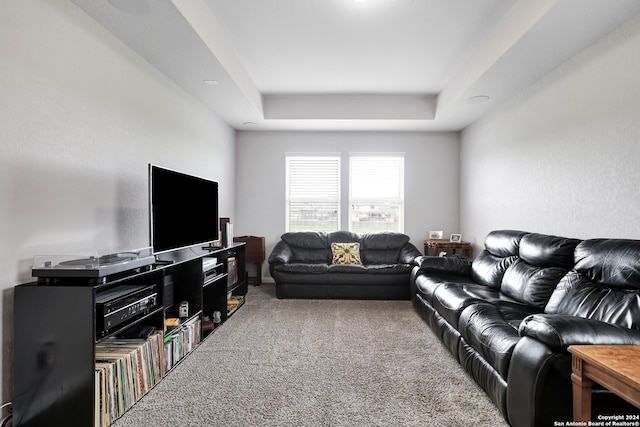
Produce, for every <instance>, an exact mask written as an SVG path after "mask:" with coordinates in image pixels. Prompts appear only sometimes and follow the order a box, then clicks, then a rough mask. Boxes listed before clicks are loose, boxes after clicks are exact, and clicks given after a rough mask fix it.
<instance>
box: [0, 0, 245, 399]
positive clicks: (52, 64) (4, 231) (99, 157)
mask: <svg viewBox="0 0 640 427" xmlns="http://www.w3.org/2000/svg"><path fill="white" fill-rule="evenodd" d="M0 57H1V58H2V66H0V94H1V98H0V200H1V202H0V236H1V237H0V289H2V292H3V301H2V305H1V310H2V316H1V319H2V324H1V327H2V328H1V329H2V331H3V337H2V366H3V370H2V373H3V376H2V383H3V396H2V401H3V402H4V401H6V400H8V399H9V398H10V397H11V390H12V385H11V382H12V378H11V377H12V375H11V368H12V366H11V364H12V351H13V346H12V342H13V320H12V317H13V310H12V309H13V298H12V297H13V292H12V288H13V286H15V285H17V284H19V283H24V282H28V281H31V280H32V278H31V265H32V262H33V257H34V256H35V255H47V254H76V253H77V254H81V255H82V254H86V253H87V252H85V251H90V252H89V253H91V252H93V251H101V250H106V249H110V248H132V247H143V246H146V245H148V244H149V238H148V235H149V228H148V199H147V197H148V196H147V164H148V163H155V164H159V165H163V166H167V167H171V168H174V169H178V170H181V171H185V172H189V173H194V174H197V175H201V176H204V177H209V178H212V179H216V180H218V181H220V184H221V195H220V199H221V202H222V206H221V214H222V215H223V216H231V217H233V216H234V210H233V209H234V206H235V200H234V195H235V191H234V186H235V159H234V157H235V147H234V138H235V133H234V131H233V130H232V129H231V128H229V127H228V126H227V125H226V124H224V123H222V122H221V121H220V120H219V119H218V118H217V117H215V116H213V115H212V114H211V113H210V112H209V111H208V110H206V109H205V108H204V107H203V106H202V105H201V104H199V103H197V102H196V101H195V100H193V98H191V97H190V96H188V95H187V94H186V93H185V92H183V91H182V90H180V89H179V88H178V87H177V86H175V85H174V84H173V83H172V82H171V81H169V79H168V78H166V77H165V76H164V75H163V74H161V73H159V72H158V71H157V70H155V69H154V68H152V67H151V66H150V65H149V64H148V63H147V62H146V61H144V60H143V59H142V58H140V57H139V56H138V55H137V54H135V53H133V51H131V50H130V49H129V48H128V47H126V46H125V45H124V44H123V43H122V42H121V41H120V40H119V39H116V38H115V37H114V36H112V35H111V34H110V33H108V32H107V31H106V30H104V28H103V27H101V26H100V25H98V24H97V23H96V22H94V21H93V20H92V19H91V18H90V17H88V16H87V15H86V14H85V13H84V12H82V11H81V10H80V9H79V8H77V7H76V6H75V5H73V4H71V3H70V2H67V1H59V0H20V1H5V2H1V3H0ZM34 315H37V313H34ZM42 321H43V322H46V321H47V319H42Z"/></svg>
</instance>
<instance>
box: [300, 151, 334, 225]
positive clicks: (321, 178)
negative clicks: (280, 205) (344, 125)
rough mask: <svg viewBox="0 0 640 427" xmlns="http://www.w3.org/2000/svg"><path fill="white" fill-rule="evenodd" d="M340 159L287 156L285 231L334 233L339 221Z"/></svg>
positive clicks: (332, 157)
mask: <svg viewBox="0 0 640 427" xmlns="http://www.w3.org/2000/svg"><path fill="white" fill-rule="evenodd" d="M339 212H340V156H339V155H331V156H326V155H325V156H294V155H287V231H304V230H315V231H335V230H338V229H339V228H340V227H339V220H340V214H339Z"/></svg>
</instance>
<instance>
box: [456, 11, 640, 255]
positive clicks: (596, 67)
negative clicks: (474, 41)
mask: <svg viewBox="0 0 640 427" xmlns="http://www.w3.org/2000/svg"><path fill="white" fill-rule="evenodd" d="M638 52H640V17H637V18H634V19H633V20H632V21H630V22H629V23H628V24H626V25H624V26H623V27H622V28H621V29H619V30H617V31H616V32H614V33H612V34H610V35H609V36H608V37H606V38H605V39H603V40H601V41H600V42H598V43H597V44H595V45H593V46H591V47H590V48H588V49H586V50H585V51H583V52H582V53H580V54H579V55H577V56H576V57H574V58H572V59H571V60H570V61H568V62H567V63H565V64H563V65H562V66H561V67H559V68H558V69H556V70H555V71H554V72H552V73H550V74H549V75H548V76H546V77H545V78H543V79H542V80H540V81H539V82H537V83H536V84H534V85H533V86H532V87H530V88H529V89H527V90H526V91H524V92H523V93H521V94H520V95H519V96H517V97H516V98H514V99H513V100H512V101H511V102H509V103H508V104H507V105H505V106H504V107H502V108H500V109H499V110H498V111H497V112H495V113H494V114H491V115H490V116H487V117H486V118H484V119H482V120H480V121H479V122H477V123H476V124H474V125H472V126H471V127H470V128H468V129H466V130H465V131H464V132H463V133H462V137H461V209H462V219H461V221H462V222H461V223H462V233H463V235H464V236H468V237H469V238H471V239H472V240H473V241H474V242H475V243H476V244H477V245H481V244H482V243H483V240H484V236H486V234H487V233H488V232H489V231H491V230H494V229H499V228H515V229H523V230H527V231H533V232H541V233H551V234H557V235H562V236H567V237H578V238H593V237H629V238H635V239H638V238H640V222H638V212H639V211H640V193H639V191H638V184H639V183H640V168H638V161H639V160H640V127H639V123H640V84H639V80H638V76H639V75H640V55H638ZM478 247H479V246H478ZM476 252H477V251H476Z"/></svg>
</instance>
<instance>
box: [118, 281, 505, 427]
mask: <svg viewBox="0 0 640 427" xmlns="http://www.w3.org/2000/svg"><path fill="white" fill-rule="evenodd" d="M425 425H428V426H443V427H444V426H446V427H456V426H506V423H505V421H504V419H503V418H502V417H501V415H500V414H499V412H498V410H497V408H496V407H495V406H494V405H493V404H492V403H491V401H490V400H489V398H488V397H487V396H486V395H485V394H484V392H483V391H482V390H481V389H480V388H479V387H478V386H477V385H476V383H475V382H474V381H473V380H472V379H471V378H470V377H469V376H468V375H467V374H466V373H465V372H464V370H462V368H461V367H460V366H459V365H458V363H457V362H456V361H455V360H454V359H453V357H452V356H451V355H450V353H449V352H448V351H447V350H446V349H445V348H444V347H443V346H442V345H441V344H440V342H439V341H438V340H437V339H436V338H435V337H434V336H433V334H432V333H431V330H430V329H429V328H428V326H427V325H426V324H425V323H424V322H423V321H422V319H420V317H419V316H418V315H417V313H416V312H415V311H414V310H413V307H412V306H411V302H409V301H351V300H278V299H277V298H276V297H275V290H274V285H273V284H263V285H261V286H259V287H253V286H251V287H250V289H249V294H248V296H247V302H246V304H245V305H244V307H242V308H241V309H240V310H238V312H236V314H235V315H234V316H232V317H231V318H230V319H229V321H228V322H227V323H225V324H224V325H223V326H222V327H221V328H220V329H219V330H217V331H216V332H215V333H214V334H213V335H211V336H210V337H209V338H208V339H207V340H206V341H205V342H204V343H202V344H201V345H200V346H199V347H198V348H197V349H196V350H195V351H194V352H193V353H192V354H191V355H190V356H189V357H188V358H186V359H185V360H184V361H183V362H182V363H181V364H180V365H178V366H177V367H176V368H175V369H174V370H173V371H172V372H171V373H169V375H168V376H167V377H166V378H165V379H164V380H163V381H162V382H161V383H160V384H158V385H157V386H156V387H155V388H154V389H153V390H151V392H149V394H147V396H145V397H144V398H143V399H142V400H141V401H140V402H138V403H137V404H136V405H135V406H134V407H133V408H132V409H131V410H130V411H129V412H127V413H126V414H125V415H124V416H123V417H122V418H120V419H119V420H118V421H116V423H115V424H113V426H114V427H145V426H153V427H170V426H175V427H184V426H425Z"/></svg>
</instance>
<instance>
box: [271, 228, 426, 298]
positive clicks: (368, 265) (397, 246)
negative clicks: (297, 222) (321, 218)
mask: <svg viewBox="0 0 640 427" xmlns="http://www.w3.org/2000/svg"><path fill="white" fill-rule="evenodd" d="M334 243H348V244H355V246H353V245H351V249H353V248H354V247H355V248H357V249H358V251H359V254H358V255H359V256H358V257H356V258H359V259H356V263H349V264H345V263H339V261H344V260H340V259H339V258H338V257H334V254H335V253H336V252H335V251H334V250H332V244H334ZM420 255H422V254H421V253H420V251H418V249H417V248H416V247H415V246H414V245H412V244H411V243H409V236H407V235H404V234H401V233H391V232H381V233H366V234H361V235H359V234H356V233H353V232H349V231H335V232H329V233H325V232H314V231H309V232H306V231H305V232H290V233H285V234H283V235H282V240H280V241H279V242H278V243H277V244H276V246H275V247H274V248H273V251H272V252H271V255H270V256H269V271H270V273H271V276H272V277H273V278H274V280H275V282H276V296H277V297H278V298H336V299H337V298H357V299H409V298H410V296H409V277H410V275H411V269H412V267H413V260H414V259H415V258H416V257H418V256H420ZM335 258H338V260H336V259H335ZM358 260H359V261H360V263H357V261H358Z"/></svg>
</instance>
